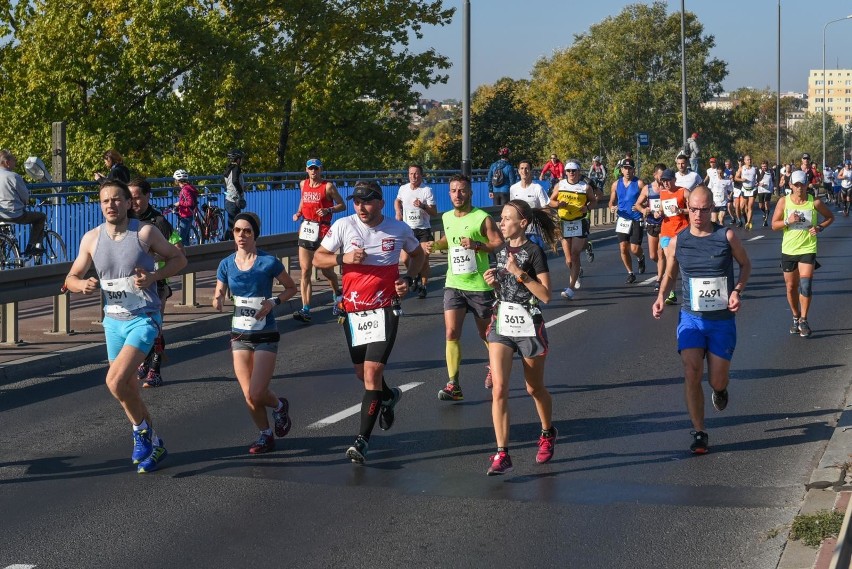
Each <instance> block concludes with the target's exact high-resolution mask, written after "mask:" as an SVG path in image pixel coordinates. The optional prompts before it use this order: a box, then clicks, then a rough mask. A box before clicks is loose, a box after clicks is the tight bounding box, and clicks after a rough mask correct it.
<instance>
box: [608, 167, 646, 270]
mask: <svg viewBox="0 0 852 569" xmlns="http://www.w3.org/2000/svg"><path fill="white" fill-rule="evenodd" d="M635 171H636V165H635V164H634V163H633V159H632V158H625V159H624V160H622V161H621V177H620V178H619V179H617V180H616V181H614V182H613V183H612V188H611V190H610V196H609V208H610V210H611V211H612V212H613V213H616V214H618V218H617V219H616V223H615V234H616V235H617V236H618V247H619V250H620V252H621V262H622V263H624V268H625V269H627V284H632V283H635V282H636V275H635V274H634V273H633V259H632V258H631V257H630V255H631V253H632V254H633V256H634V257H636V259H637V261H638V263H637V265H638V268H639V272H640V273H644V272H645V253H644V252H643V251H642V238H643V237H644V236H645V231H644V229H643V228H642V211H641V209H639V208H638V207H636V200H638V199H639V194H640V193H642V190H643V189H645V182H643V181H642V180H640V179H639V178H637V177H636V176H634V175H633V174H634V172H635Z"/></svg>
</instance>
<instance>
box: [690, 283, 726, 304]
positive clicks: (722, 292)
mask: <svg viewBox="0 0 852 569" xmlns="http://www.w3.org/2000/svg"><path fill="white" fill-rule="evenodd" d="M689 295H690V298H689V304H690V307H691V308H692V309H693V310H695V311H696V312H707V311H710V310H725V309H727V308H728V278H727V277H706V278H702V277H693V278H691V279H689Z"/></svg>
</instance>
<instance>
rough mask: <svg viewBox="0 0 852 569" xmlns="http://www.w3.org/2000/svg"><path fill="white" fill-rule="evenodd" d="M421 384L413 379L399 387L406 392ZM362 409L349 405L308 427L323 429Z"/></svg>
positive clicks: (421, 383)
mask: <svg viewBox="0 0 852 569" xmlns="http://www.w3.org/2000/svg"><path fill="white" fill-rule="evenodd" d="M420 385H423V382H422V381H413V382H411V383H405V384H403V385H400V386H399V389H400V390H402V391H403V392H406V391H408V390H409V389H414V388H415V387H417V386H420ZM360 411H361V405H353V406H352V407H349V408H348V409H344V410H343V411H341V412H339V413H335V414H334V415H330V416H328V417H326V418H325V419H320V420H319V421H317V422H316V423H311V424H310V425H308V427H307V428H308V429H314V430H315V429H322V428H323V427H327V426H329V425H333V424H334V423H337V422H339V421H342V420H343V419H346V418H347V417H351V416H352V415H354V414H356V413H359V412H360Z"/></svg>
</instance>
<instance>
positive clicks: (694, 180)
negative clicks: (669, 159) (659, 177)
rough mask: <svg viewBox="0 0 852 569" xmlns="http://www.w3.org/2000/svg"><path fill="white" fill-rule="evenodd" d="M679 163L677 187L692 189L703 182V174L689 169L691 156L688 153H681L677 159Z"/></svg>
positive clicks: (676, 173)
mask: <svg viewBox="0 0 852 569" xmlns="http://www.w3.org/2000/svg"><path fill="white" fill-rule="evenodd" d="M675 164H677V172H675V187H678V188H686V189H687V190H688V191H690V192H691V191H692V190H693V189H694V188H695V187H696V186H697V185H699V184H700V183H701V176H700V175H699V174H698V173H697V172H692V171H690V170H689V168H688V166H689V157H687V155H686V154H681V155H679V156H678V157H677V159H676V160H675Z"/></svg>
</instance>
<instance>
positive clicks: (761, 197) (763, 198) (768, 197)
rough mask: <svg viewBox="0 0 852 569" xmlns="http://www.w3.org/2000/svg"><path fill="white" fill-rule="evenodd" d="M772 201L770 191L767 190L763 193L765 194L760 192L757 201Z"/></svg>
mask: <svg viewBox="0 0 852 569" xmlns="http://www.w3.org/2000/svg"><path fill="white" fill-rule="evenodd" d="M771 201H772V194H771V193H770V192H766V193H763V194H761V193H760V192H758V194H757V203H764V202H766V203H769V202H771Z"/></svg>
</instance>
